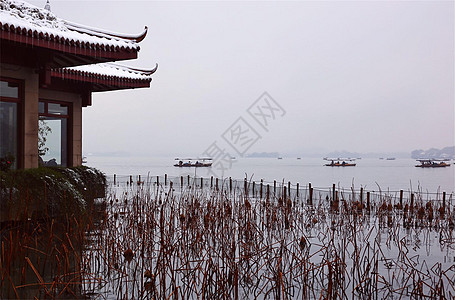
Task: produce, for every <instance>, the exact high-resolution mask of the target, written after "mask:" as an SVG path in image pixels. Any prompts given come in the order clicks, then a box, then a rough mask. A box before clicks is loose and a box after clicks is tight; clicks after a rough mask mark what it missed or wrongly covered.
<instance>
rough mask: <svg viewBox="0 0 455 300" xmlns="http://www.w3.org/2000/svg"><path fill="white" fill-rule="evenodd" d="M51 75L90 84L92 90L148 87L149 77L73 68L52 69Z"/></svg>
mask: <svg viewBox="0 0 455 300" xmlns="http://www.w3.org/2000/svg"><path fill="white" fill-rule="evenodd" d="M51 77H53V78H58V79H61V80H64V81H67V82H71V81H72V82H78V83H84V84H90V85H91V86H92V88H91V89H90V90H91V91H92V92H100V91H113V90H120V89H133V88H147V87H150V82H151V81H152V78H151V77H145V78H143V79H142V78H127V77H119V76H109V75H104V74H97V73H89V72H81V71H75V70H62V69H60V70H52V71H51Z"/></svg>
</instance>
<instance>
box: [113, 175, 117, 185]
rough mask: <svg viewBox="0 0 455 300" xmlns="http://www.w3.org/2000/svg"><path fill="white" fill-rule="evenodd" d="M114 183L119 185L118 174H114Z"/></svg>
mask: <svg viewBox="0 0 455 300" xmlns="http://www.w3.org/2000/svg"><path fill="white" fill-rule="evenodd" d="M114 185H117V175H115V174H114Z"/></svg>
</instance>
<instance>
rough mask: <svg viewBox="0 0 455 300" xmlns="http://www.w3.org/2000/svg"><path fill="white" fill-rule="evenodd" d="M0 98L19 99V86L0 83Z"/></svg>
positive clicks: (6, 82) (11, 83)
mask: <svg viewBox="0 0 455 300" xmlns="http://www.w3.org/2000/svg"><path fill="white" fill-rule="evenodd" d="M0 97H8V98H19V84H17V83H14V82H8V81H3V80H2V81H0Z"/></svg>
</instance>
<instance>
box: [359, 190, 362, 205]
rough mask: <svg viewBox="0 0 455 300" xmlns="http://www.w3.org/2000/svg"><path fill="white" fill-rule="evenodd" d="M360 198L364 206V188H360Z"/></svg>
mask: <svg viewBox="0 0 455 300" xmlns="http://www.w3.org/2000/svg"><path fill="white" fill-rule="evenodd" d="M359 197H360V204H362V205H363V187H361V188H360V195H359Z"/></svg>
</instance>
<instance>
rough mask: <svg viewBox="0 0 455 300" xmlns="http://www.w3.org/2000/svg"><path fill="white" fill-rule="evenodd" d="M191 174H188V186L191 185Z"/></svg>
mask: <svg viewBox="0 0 455 300" xmlns="http://www.w3.org/2000/svg"><path fill="white" fill-rule="evenodd" d="M190 185H191V184H190V175H188V186H190Z"/></svg>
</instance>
